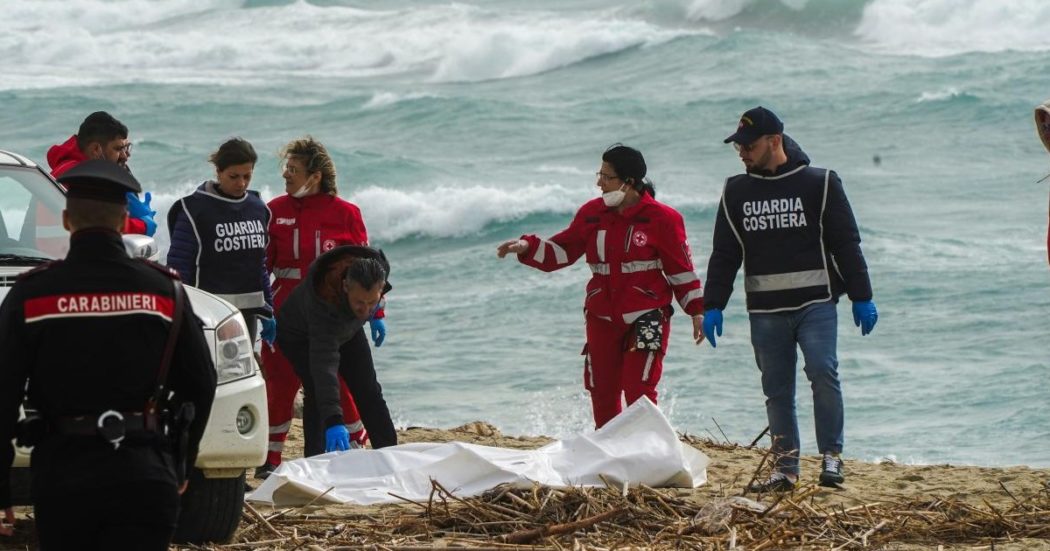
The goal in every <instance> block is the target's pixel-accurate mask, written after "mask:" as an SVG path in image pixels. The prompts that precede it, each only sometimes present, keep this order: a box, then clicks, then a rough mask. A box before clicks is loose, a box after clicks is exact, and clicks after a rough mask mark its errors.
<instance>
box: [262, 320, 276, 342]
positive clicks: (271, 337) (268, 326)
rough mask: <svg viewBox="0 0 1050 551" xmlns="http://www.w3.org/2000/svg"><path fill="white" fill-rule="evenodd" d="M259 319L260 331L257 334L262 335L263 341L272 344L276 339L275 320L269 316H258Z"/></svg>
mask: <svg viewBox="0 0 1050 551" xmlns="http://www.w3.org/2000/svg"><path fill="white" fill-rule="evenodd" d="M259 321H261V322H262V332H261V333H259V336H260V337H262V340H263V342H265V343H266V344H268V345H270V346H273V342H274V341H275V340H277V320H276V319H274V318H272V317H270V318H264V317H260V318H259Z"/></svg>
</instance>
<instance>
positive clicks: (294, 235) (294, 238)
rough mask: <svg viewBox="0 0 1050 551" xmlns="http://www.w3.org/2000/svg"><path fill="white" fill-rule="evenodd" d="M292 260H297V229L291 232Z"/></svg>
mask: <svg viewBox="0 0 1050 551" xmlns="http://www.w3.org/2000/svg"><path fill="white" fill-rule="evenodd" d="M292 258H294V259H296V260H299V228H295V229H294V230H292Z"/></svg>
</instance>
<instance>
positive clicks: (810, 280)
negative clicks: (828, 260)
mask: <svg viewBox="0 0 1050 551" xmlns="http://www.w3.org/2000/svg"><path fill="white" fill-rule="evenodd" d="M829 283H830V281H829V279H828V272H827V271H825V270H806V271H803V272H789V273H786V274H769V275H751V276H747V277H745V278H744V289H745V290H747V292H749V293H760V292H763V291H786V290H788V289H804V288H806V287H817V286H826V285H828V284H829Z"/></svg>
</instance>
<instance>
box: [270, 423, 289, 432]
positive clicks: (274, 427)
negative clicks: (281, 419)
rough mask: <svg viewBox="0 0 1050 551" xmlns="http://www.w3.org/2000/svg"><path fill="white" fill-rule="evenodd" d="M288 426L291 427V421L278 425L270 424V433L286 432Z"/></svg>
mask: <svg viewBox="0 0 1050 551" xmlns="http://www.w3.org/2000/svg"><path fill="white" fill-rule="evenodd" d="M290 428H292V422H291V421H288V422H287V423H282V424H280V425H270V434H286V433H287V432H288V429H290Z"/></svg>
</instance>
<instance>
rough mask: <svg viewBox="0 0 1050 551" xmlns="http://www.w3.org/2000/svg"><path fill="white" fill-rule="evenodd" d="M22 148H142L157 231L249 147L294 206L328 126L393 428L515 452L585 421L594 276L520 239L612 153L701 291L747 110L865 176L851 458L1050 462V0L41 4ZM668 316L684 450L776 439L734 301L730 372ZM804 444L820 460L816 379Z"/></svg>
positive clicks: (550, 221) (20, 115)
mask: <svg viewBox="0 0 1050 551" xmlns="http://www.w3.org/2000/svg"><path fill="white" fill-rule="evenodd" d="M0 13H3V14H4V16H3V23H2V27H3V33H2V34H0V60H2V61H0V64H2V67H3V70H2V71H0V148H3V149H9V150H14V151H18V152H21V153H23V154H26V155H28V156H29V157H31V158H33V159H35V160H37V161H38V162H41V163H44V162H45V153H46V151H47V149H48V147H49V146H50V145H52V144H55V143H61V142H62V141H64V140H65V139H66V138H67V137H68V136H69V135H70V134H72V133H73V132H75V130H76V127H77V125H79V123H80V121H81V120H82V119H83V118H84V116H85V115H87V114H88V113H90V112H91V111H95V110H107V111H109V112H111V113H113V114H114V115H115V116H117V117H118V118H119V119H121V120H122V121H123V122H125V123H126V124H127V125H128V126H129V127H130V129H131V136H130V138H131V140H132V142H134V151H133V154H132V157H131V161H130V165H131V167H132V169H133V170H134V172H135V174H136V175H137V176H138V177H139V179H140V180H141V181H142V182H143V184H144V187H145V188H146V189H148V190H151V191H152V193H153V196H154V206H155V208H157V210H158V211H160V213H159V215H158V218H157V219H158V221H161V227H160V230H159V231H158V233H157V235H158V239H159V241H160V242H161V244H162V245H163V246H164V248H165V249H166V246H167V227H166V226H165V223H164V222H163V220H164V217H165V214H166V212H167V210H168V209H169V207H170V205H171V204H172V202H173V201H175V200H177V199H178V198H179V197H180V196H182V195H185V194H187V193H189V192H190V191H191V190H192V189H193V188H194V186H196V185H197V184H198V183H199V182H200V181H201V180H203V179H205V178H209V177H211V176H212V175H213V169H212V167H211V166H210V165H209V164H208V163H207V157H208V154H209V153H210V152H211V151H213V150H214V149H215V148H216V147H217V146H218V145H219V144H220V143H221V142H223V141H224V140H226V139H227V138H229V137H231V136H235V135H236V136H242V137H244V138H246V139H248V140H250V141H251V142H252V143H253V144H254V145H255V147H256V149H257V150H258V151H260V152H261V154H262V155H261V158H260V160H259V163H258V165H257V167H256V171H255V178H254V180H253V181H252V186H253V187H254V188H255V189H258V190H259V191H260V192H261V193H262V194H263V196H264V198H271V197H273V196H275V195H276V194H279V193H283V181H282V180H281V178H280V176H279V172H278V165H279V159H278V157H277V151H278V149H279V148H280V147H281V145H283V144H284V143H286V142H288V141H289V140H291V139H293V138H296V137H298V136H302V135H305V134H310V135H313V136H315V137H316V138H318V139H320V140H321V141H322V142H324V143H325V144H326V145H327V146H328V148H329V149H330V151H331V152H332V154H333V156H334V159H335V162H336V165H337V168H338V174H339V177H338V186H339V192H340V195H341V196H343V197H344V198H346V199H348V200H350V201H352V202H354V203H356V204H358V205H359V206H360V207H361V209H362V212H363V213H364V217H365V220H366V222H367V225H368V229H369V233H370V235H371V238H372V244H373V245H376V246H379V247H382V248H383V249H384V250H385V251H386V252H387V254H388V255H389V257H390V260H391V262H392V264H393V269H392V274H391V282H392V283H393V285H394V290H393V292H392V293H391V294H390V296H389V300H390V302H389V307H388V309H387V313H388V329H389V334H388V337H387V340H386V343H385V344H384V345H383V346H382V348H379V349H377V350H376V351H375V357H376V365H377V370H378V375H379V379H380V381H381V382H382V384H383V388H384V392H385V396H386V398H387V402H388V403H389V405H390V407H391V410H392V413H393V415H394V417H395V422H396V423H397V424H398V425H400V426H410V425H428V426H439V427H449V426H454V425H458V424H461V423H464V422H468V421H472V420H478V419H480V420H486V421H489V422H491V423H493V424H495V425H496V426H498V427H499V428H500V429H501V430H502V431H503V432H505V433H510V434H547V435H551V436H565V435H568V434H572V433H575V432H579V431H583V430H586V429H588V428H589V427H591V426H592V423H591V413H590V404H589V400H588V398H587V395H586V393H585V392H584V390H583V387H582V369H583V359H582V357H581V356H580V355H579V354H580V350H581V348H582V346H583V342H584V333H583V323H582V322H583V317H582V308H581V307H582V301H583V289H584V285H585V282H586V280H587V278H588V277H589V273H588V270H587V268H586V266H585V265H583V264H582V263H579V265H576V266H573V267H571V268H569V269H565V270H562V271H560V272H557V273H552V274H545V273H541V272H538V271H535V270H531V269H529V268H526V267H525V266H522V265H520V264H518V263H517V262H515V261H514V260H513V259H504V260H499V259H497V258H496V255H495V247H496V245H497V244H498V243H499V242H501V241H502V240H504V239H508V238H516V237H518V236H519V235H521V234H523V233H536V234H538V235H541V236H549V235H551V234H553V233H555V232H556V231H558V230H560V229H561V228H563V227H565V226H566V225H567V223H568V221H569V220H570V218H571V216H572V214H573V212H574V211H575V209H576V208H577V207H578V206H579V205H580V204H582V203H583V202H584V201H586V200H588V199H590V198H592V197H595V196H596V195H597V193H598V190H597V188H596V187H595V185H594V183H595V182H594V180H595V178H594V173H595V171H596V170H597V169H598V168H599V165H600V156H601V153H602V151H603V150H604V149H605V148H606V147H607V146H609V145H610V144H612V143H615V142H623V143H626V144H629V145H632V146H634V147H637V148H639V149H640V150H641V151H642V152H643V153H644V154H645V156H646V160H647V161H648V165H649V175H650V177H651V178H652V179H653V181H654V182H655V184H656V189H657V192H658V194H657V197H658V199H659V200H661V201H663V202H666V203H667V204H669V205H671V206H673V207H674V208H676V209H678V210H679V211H680V212H681V213H682V214H683V215H684V217H685V224H686V229H687V232H688V236H689V240H690V244H691V246H692V250H693V256H694V260H695V261H696V264H697V269H698V271H699V273H700V275H701V277H702V278H703V277H704V272H705V270H706V264H707V256H708V254H709V253H710V243H711V232H712V227H713V221H714V216H715V212H716V209H717V205H718V199H719V196H720V193H721V190H722V185H723V182H724V180H725V178H726V177H727V176H729V175H732V174H735V173H737V172H739V171H740V170H741V165H740V163H739V161H738V159H737V157H736V155H735V154H734V151H733V150H732V148H730V147H729V146H727V145H725V144H723V143H722V139H723V138H724V137H725V136H727V135H729V134H730V133H731V132H732V131H733V130H734V127H735V126H736V122H737V119H738V117H739V115H740V113H742V112H743V111H744V110H746V109H748V108H750V107H753V106H755V105H758V104H762V105H765V106H766V107H769V108H771V109H773V110H774V111H776V112H777V113H778V114H780V116H781V117H782V118H783V119H784V121H785V125H786V131H787V133H788V134H790V135H791V136H792V137H793V138H795V139H796V140H797V141H798V142H800V143H801V144H802V146H803V147H804V149H805V150H806V151H807V152H808V154H809V156H810V157H811V158H812V159H813V164H814V165H815V166H821V167H829V168H833V169H835V170H836V171H838V174H839V175H840V176H841V178H842V180H843V182H844V184H845V188H846V191H847V194H848V196H849V199H850V201H851V203H852V205H853V209H854V211H855V214H856V216H857V219H858V222H859V225H860V229H861V234H862V236H863V240H864V241H863V248H864V252H865V254H866V257H867V261H868V264H869V266H870V270H871V278H872V283H873V285H874V290H875V301H876V303H877V305H878V308H879V312H880V318H879V323H878V326H877V328H876V329H875V332H874V333H873V334H872V335H869V336H867V337H861V336H860V333H859V330H858V329H857V328H856V327H854V326H853V323H852V318H851V315H850V310H849V304H848V301H846V300H844V301H843V303H842V304H840V306H839V316H840V322H839V325H840V332H839V360H840V373H841V377H842V383H843V389H844V393H845V402H846V450H845V452H846V455H847V456H848V457H852V458H858V459H865V460H876V459H881V458H889V459H893V460H896V461H901V462H912V463H945V462H948V463H972V464H983V465H1008V464H1027V465H1032V466H1042V467H1047V466H1050V444H1048V442H1050V267H1048V265H1047V258H1046V257H1047V254H1046V250H1045V236H1046V225H1047V193H1048V185H1047V184H1046V183H1045V182H1044V183H1037V180H1039V179H1040V177H1042V176H1043V175H1044V174H1046V173H1047V172H1050V156H1048V155H1047V153H1046V151H1044V149H1043V147H1042V145H1041V144H1040V143H1039V141H1038V139H1037V138H1036V134H1035V131H1034V126H1033V121H1032V109H1033V107H1034V106H1035V105H1036V104H1037V103H1039V102H1041V101H1042V100H1044V99H1046V98H1047V97H1050V62H1048V57H1047V53H1048V51H1050V33H1048V32H1047V29H1048V28H1050V3H1047V2H1046V1H1045V0H1012V1H1011V2H1001V1H1000V0H871V1H867V2H858V1H852V0H850V1H846V0H811V1H808V2H807V1H806V0H790V1H789V0H780V1H776V0H753V1H752V0H692V1H690V0H631V1H627V0H622V1H621V0H616V1H613V0H608V1H599V0H562V1H557V2H556V1H550V0H547V1H539V2H528V3H525V2H516V1H510V0H489V1H482V0H461V1H457V2H447V1H444V0H388V1H385V2H371V1H363V0H361V1H352V0H324V1H321V0H317V1H313V2H305V1H301V0H300V1H287V0H247V1H234V0H169V1H166V2H152V1H148V0H123V1H108V0H38V1H32V2H27V1H14V0H4V1H3V2H0ZM689 329H690V324H689V323H688V318H686V317H685V316H681V315H677V316H675V317H674V318H673V331H672V336H671V344H670V351H669V354H668V356H667V358H666V362H665V367H664V375H663V379H662V381H661V383H660V387H659V390H660V407H661V408H662V409H663V411H664V412H665V413H666V414H667V415H668V416H669V417H670V419H671V421H672V423H673V424H674V425H675V427H676V428H677V429H678V430H680V431H684V432H688V433H692V434H697V435H702V436H709V435H712V436H714V437H716V438H718V439H722V438H723V435H722V433H723V432H724V434H725V437H727V438H728V439H730V440H732V441H736V442H742V443H749V442H750V441H751V440H752V439H753V438H754V437H755V436H757V435H758V434H759V432H760V431H762V429H763V427H765V426H766V418H765V410H764V405H763V401H764V398H763V395H762V392H761V389H760V385H759V373H758V370H757V368H756V367H755V363H754V358H753V353H752V349H751V346H750V341H749V331H748V321H747V315H746V313H745V310H744V303H743V296H742V285H740V281H739V280H738V285H737V292H736V293H735V294H734V296H733V298H732V300H731V301H730V303H729V305H728V308H727V310H726V315H725V334H724V335H723V336H722V338H721V339H719V341H718V342H719V346H718V348H717V349H715V350H713V349H711V348H710V347H709V346H708V345H706V344H704V345H703V346H701V347H697V346H695V345H694V344H693V343H692V342H691V341H690V333H689ZM798 403H799V421H800V427H801V431H802V435H803V452H804V453H816V450H815V443H814V438H813V436H812V435H813V432H812V430H813V429H812V399H811V397H810V392H809V388H808V384H807V382H806V380H805V378H804V375H803V374H802V373H801V368H800V373H799V384H798Z"/></svg>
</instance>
